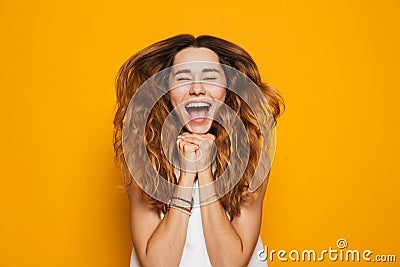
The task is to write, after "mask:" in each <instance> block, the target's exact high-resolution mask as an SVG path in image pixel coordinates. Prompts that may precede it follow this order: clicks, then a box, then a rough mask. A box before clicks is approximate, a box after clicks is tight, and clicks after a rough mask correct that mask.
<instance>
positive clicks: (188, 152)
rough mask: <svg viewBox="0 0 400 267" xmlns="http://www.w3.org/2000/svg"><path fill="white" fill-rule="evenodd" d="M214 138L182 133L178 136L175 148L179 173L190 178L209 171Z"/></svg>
mask: <svg viewBox="0 0 400 267" xmlns="http://www.w3.org/2000/svg"><path fill="white" fill-rule="evenodd" d="M214 140H215V136H214V135H212V134H209V133H207V134H195V133H187V132H185V133H183V134H182V135H180V136H178V140H177V146H178V152H179V163H180V168H181V173H182V172H184V173H186V174H188V175H190V176H192V177H195V176H196V174H198V173H200V172H203V171H206V170H211V163H212V161H213V159H214V157H215V153H216V146H215V144H214Z"/></svg>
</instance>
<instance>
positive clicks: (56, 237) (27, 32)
mask: <svg viewBox="0 0 400 267" xmlns="http://www.w3.org/2000/svg"><path fill="white" fill-rule="evenodd" d="M399 29H400V2H399V1H397V0H391V1H390V0H383V1H367V0H365V1H361V0H358V1H356V0H350V1H344V0H337V1H317V0H304V1H237V2H233V1H226V2H219V1H186V0H185V1H140V2H139V1H122V0H116V1H77V0H71V1H49V0H39V1H18V0H17V1H11V0H0V36H1V44H0V45H1V52H0V53H1V54H0V56H1V57H0V58H1V59H0V60H1V71H0V84H1V96H2V97H1V114H2V116H1V118H2V120H1V124H2V126H1V166H2V167H1V168H2V169H1V187H0V214H1V215H0V216H1V218H0V266H1V267H3V266H4V267H15V266H18V267H20V266H21V267H22V266H31V267H34V266H41V267H43V266H68V267H70V266H85V267H86V266H96V267H103V266H104V267H106V266H128V263H129V256H130V250H131V243H130V237H129V217H128V213H129V211H128V202H127V198H126V196H125V195H124V194H123V193H121V191H119V189H118V186H119V185H121V184H122V178H121V177H120V173H119V172H118V170H117V169H116V168H115V166H114V163H113V155H112V119H113V114H114V103H115V96H114V78H115V74H116V72H117V70H118V68H119V66H120V65H121V64H122V63H123V62H124V61H125V60H126V59H127V58H128V57H129V56H130V55H132V54H133V53H135V52H136V51H138V50H139V49H141V48H143V47H145V46H147V45H149V44H151V43H153V42H156V41H158V40H161V39H164V38H167V37H170V36H172V35H175V34H178V33H192V34H195V35H199V34H211V35H216V36H219V37H222V38H225V39H227V40H230V41H232V42H234V43H237V44H239V45H241V46H242V47H244V48H245V49H246V50H247V51H249V52H250V54H251V55H252V56H253V57H254V59H255V61H256V62H257V63H258V65H259V67H260V71H261V73H262V76H263V78H264V80H265V81H267V82H268V83H270V84H272V85H273V86H275V87H277V88H278V89H279V90H280V91H281V92H282V94H283V96H284V98H285V101H286V105H287V109H286V112H285V113H284V115H283V116H282V117H281V118H280V119H279V121H278V126H277V152H276V157H275V161H274V166H273V169H272V173H271V178H270V182H269V187H268V190H267V195H266V197H265V201H264V208H263V209H264V210H263V221H262V232H261V236H262V238H263V241H264V243H265V245H267V246H268V249H269V250H271V249H274V250H280V249H283V250H286V251H290V250H292V249H296V250H299V251H301V250H303V249H314V250H316V251H321V250H323V249H328V248H329V247H332V248H337V247H336V241H337V240H338V239H339V238H345V239H346V240H347V242H348V249H359V250H365V249H370V250H371V251H372V252H373V253H374V254H394V255H397V263H375V264H374V263H365V262H361V263H346V262H340V261H337V262H330V261H328V260H326V261H325V262H323V263H319V264H317V263H310V262H304V263H299V262H290V261H289V262H286V263H284V262H279V261H276V260H274V261H272V262H270V266H272V267H274V266H313V265H316V266H398V264H399V262H400V230H399V226H400V220H399V203H400V198H399V196H398V194H399V189H400V182H399V180H400V174H399V173H400V164H399V151H400V142H399V140H398V138H399V137H400V126H399V123H400V120H399V116H400V112H399V111H400V109H399V100H400V92H399V91H400V79H399V70H400V63H399V62H400V52H399V47H400V37H399V36H400V35H399Z"/></svg>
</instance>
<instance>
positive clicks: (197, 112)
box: [187, 107, 208, 118]
mask: <svg viewBox="0 0 400 267" xmlns="http://www.w3.org/2000/svg"><path fill="white" fill-rule="evenodd" d="M207 111H208V108H207V107H198V108H187V112H188V113H189V115H190V117H192V118H196V117H204V116H206V114H207Z"/></svg>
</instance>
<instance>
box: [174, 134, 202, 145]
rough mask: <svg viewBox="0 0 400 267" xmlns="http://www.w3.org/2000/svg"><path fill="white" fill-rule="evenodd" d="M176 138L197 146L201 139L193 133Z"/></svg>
mask: <svg viewBox="0 0 400 267" xmlns="http://www.w3.org/2000/svg"><path fill="white" fill-rule="evenodd" d="M178 139H181V140H183V141H185V142H188V143H192V144H194V145H197V146H199V145H200V142H201V141H202V140H203V138H201V137H197V136H194V135H185V136H178Z"/></svg>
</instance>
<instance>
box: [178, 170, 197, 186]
mask: <svg viewBox="0 0 400 267" xmlns="http://www.w3.org/2000/svg"><path fill="white" fill-rule="evenodd" d="M196 176H197V174H196V173H192V172H190V173H188V172H185V171H181V173H180V176H179V184H180V185H182V186H190V187H192V186H193V184H194V181H195V180H196Z"/></svg>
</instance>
